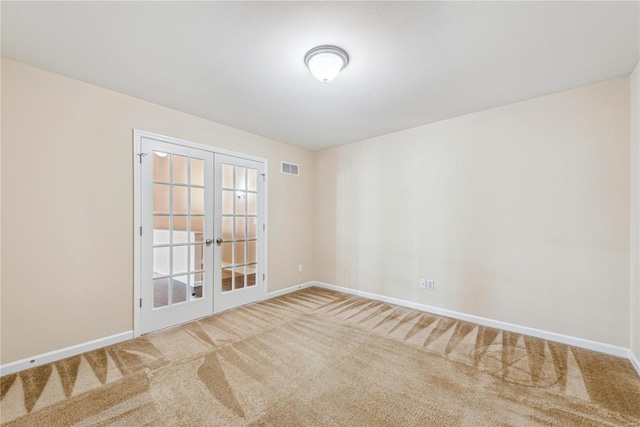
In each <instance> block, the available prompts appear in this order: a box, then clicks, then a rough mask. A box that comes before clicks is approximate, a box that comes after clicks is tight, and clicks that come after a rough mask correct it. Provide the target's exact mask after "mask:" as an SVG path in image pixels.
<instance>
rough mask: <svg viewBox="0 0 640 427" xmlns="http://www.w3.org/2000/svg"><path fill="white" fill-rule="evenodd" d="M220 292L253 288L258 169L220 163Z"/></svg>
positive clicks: (256, 259)
mask: <svg viewBox="0 0 640 427" xmlns="http://www.w3.org/2000/svg"><path fill="white" fill-rule="evenodd" d="M221 187H222V200H221V212H222V219H221V221H222V244H221V245H220V246H221V267H220V268H221V273H222V292H223V293H228V292H233V291H239V290H242V289H246V288H250V287H253V286H255V285H256V284H257V278H256V275H257V272H258V206H257V203H258V171H257V169H253V168H250V167H244V166H235V165H231V164H226V163H222V179H221Z"/></svg>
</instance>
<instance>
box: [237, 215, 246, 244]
mask: <svg viewBox="0 0 640 427" xmlns="http://www.w3.org/2000/svg"><path fill="white" fill-rule="evenodd" d="M244 225H245V218H244V217H237V218H236V237H235V238H236V240H241V239H245V233H244Z"/></svg>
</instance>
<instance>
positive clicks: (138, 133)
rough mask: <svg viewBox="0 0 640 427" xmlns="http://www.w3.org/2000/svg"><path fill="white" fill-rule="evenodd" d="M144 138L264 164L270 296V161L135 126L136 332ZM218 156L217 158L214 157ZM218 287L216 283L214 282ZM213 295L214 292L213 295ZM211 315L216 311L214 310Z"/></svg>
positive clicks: (264, 240)
mask: <svg viewBox="0 0 640 427" xmlns="http://www.w3.org/2000/svg"><path fill="white" fill-rule="evenodd" d="M142 138H147V139H154V140H157V141H161V142H166V143H170V144H175V145H180V146H183V147H187V148H195V149H198V150H203V151H207V152H210V153H213V154H214V156H215V154H224V155H226V156H232V157H238V158H240V159H247V160H252V161H255V162H259V163H263V164H264V172H265V175H264V189H263V191H264V193H263V194H264V203H263V209H264V211H263V215H264V224H265V228H264V230H263V231H262V245H263V254H264V256H263V264H264V265H263V266H262V271H263V273H264V280H263V289H262V299H263V300H264V299H266V297H267V289H268V288H269V271H268V270H269V267H268V264H269V262H268V259H269V257H268V252H269V244H268V242H269V240H268V238H269V209H268V201H269V197H268V196H269V191H268V190H269V160H267V159H265V158H262V157H256V156H251V155H248V154H243V153H239V152H237V151H231V150H225V149H222V148H217V147H213V146H211V145H205V144H199V143H197V142H191V141H186V140H184V139H179V138H174V137H171V136H165V135H161V134H157V133H153V132H147V131H144V130H139V129H133V230H132V232H133V335H134V337H138V336H140V335H141V330H140V329H141V328H140V303H139V301H140V298H141V295H142V289H141V286H142V269H141V264H140V263H141V260H142V239H141V238H140V237H141V236H140V228H141V227H142V167H141V166H142V162H141V160H140V159H141V155H142V154H143V153H142ZM214 158H215V157H214ZM214 286H215V283H214ZM212 297H213V295H212ZM211 314H216V313H215V312H214V313H211Z"/></svg>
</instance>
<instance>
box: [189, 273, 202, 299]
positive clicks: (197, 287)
mask: <svg viewBox="0 0 640 427" xmlns="http://www.w3.org/2000/svg"><path fill="white" fill-rule="evenodd" d="M202 279H203V273H195V274H190V275H189V285H190V287H191V299H192V300H194V299H198V298H202V287H203V286H202V285H203V280H202Z"/></svg>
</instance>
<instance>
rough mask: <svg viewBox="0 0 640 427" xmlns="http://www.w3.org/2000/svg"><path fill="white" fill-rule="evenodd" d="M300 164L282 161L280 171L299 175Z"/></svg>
mask: <svg viewBox="0 0 640 427" xmlns="http://www.w3.org/2000/svg"><path fill="white" fill-rule="evenodd" d="M298 169H299V168H298V165H296V164H293V163H287V162H280V172H282V173H283V174H285V175H295V176H298V175H299V173H298Z"/></svg>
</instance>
